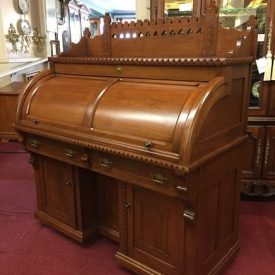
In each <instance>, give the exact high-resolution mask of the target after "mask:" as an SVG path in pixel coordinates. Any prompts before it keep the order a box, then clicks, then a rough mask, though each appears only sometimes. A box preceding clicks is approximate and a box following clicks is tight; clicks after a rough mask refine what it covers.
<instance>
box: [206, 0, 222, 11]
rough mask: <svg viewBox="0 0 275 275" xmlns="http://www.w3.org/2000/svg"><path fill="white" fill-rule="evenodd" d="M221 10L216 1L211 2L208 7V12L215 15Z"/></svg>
mask: <svg viewBox="0 0 275 275" xmlns="http://www.w3.org/2000/svg"><path fill="white" fill-rule="evenodd" d="M218 11H219V9H218V6H217V4H216V1H215V0H210V3H209V5H208V7H207V12H213V13H218Z"/></svg>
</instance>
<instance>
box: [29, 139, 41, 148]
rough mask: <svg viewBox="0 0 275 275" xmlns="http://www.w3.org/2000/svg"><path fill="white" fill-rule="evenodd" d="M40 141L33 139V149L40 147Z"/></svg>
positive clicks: (31, 142)
mask: <svg viewBox="0 0 275 275" xmlns="http://www.w3.org/2000/svg"><path fill="white" fill-rule="evenodd" d="M39 143H40V142H39V141H38V140H36V139H32V140H31V141H30V145H31V146H32V147H37V146H38V145H39Z"/></svg>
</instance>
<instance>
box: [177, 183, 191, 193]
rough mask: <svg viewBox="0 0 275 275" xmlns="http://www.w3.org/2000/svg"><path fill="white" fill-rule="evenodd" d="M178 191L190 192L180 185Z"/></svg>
mask: <svg viewBox="0 0 275 275" xmlns="http://www.w3.org/2000/svg"><path fill="white" fill-rule="evenodd" d="M176 189H177V190H178V191H181V192H188V188H187V187H186V186H181V185H178V186H177V187H176Z"/></svg>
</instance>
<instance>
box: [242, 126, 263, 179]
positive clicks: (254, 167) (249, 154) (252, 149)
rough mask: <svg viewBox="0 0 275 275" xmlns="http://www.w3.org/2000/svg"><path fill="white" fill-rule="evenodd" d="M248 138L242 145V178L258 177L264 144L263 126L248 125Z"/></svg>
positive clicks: (259, 175)
mask: <svg viewBox="0 0 275 275" xmlns="http://www.w3.org/2000/svg"><path fill="white" fill-rule="evenodd" d="M247 134H248V139H247V140H246V142H245V145H244V149H243V150H244V151H243V152H244V153H243V160H242V179H255V178H260V177H261V173H262V161H263V152H264V144H265V127H264V126H248V127H247Z"/></svg>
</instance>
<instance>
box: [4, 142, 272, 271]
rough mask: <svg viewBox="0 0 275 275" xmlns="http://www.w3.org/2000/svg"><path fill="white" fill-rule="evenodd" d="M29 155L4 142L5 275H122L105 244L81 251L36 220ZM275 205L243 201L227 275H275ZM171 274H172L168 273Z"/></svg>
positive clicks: (112, 247) (110, 246)
mask: <svg viewBox="0 0 275 275" xmlns="http://www.w3.org/2000/svg"><path fill="white" fill-rule="evenodd" d="M28 158H29V155H28V154H27V153H25V152H24V150H23V149H22V147H21V146H20V144H17V143H6V144H3V143H0V275H93V274H98V275H105V274H106V275H110V274H112V275H123V274H132V273H131V272H129V271H127V270H125V269H124V268H122V267H120V266H119V265H118V264H117V263H116V261H115V259H114V253H115V251H116V250H117V245H116V244H115V243H113V242H110V241H108V240H105V239H100V240H98V241H97V242H95V243H93V244H91V245H86V246H82V245H80V244H78V243H76V242H75V241H72V240H70V239H68V238H66V237H63V236H62V235H61V234H59V233H57V232H56V231H54V230H52V229H50V228H49V227H47V226H43V225H41V224H40V223H39V222H38V221H37V220H36V219H35V218H34V217H33V212H34V210H35V207H36V206H35V203H36V202H35V190H34V178H33V172H32V167H31V165H30V164H29V163H28ZM274 210H275V202H274V201H266V202H255V201H254V202H253V201H241V207H240V242H241V249H240V251H239V253H238V255H237V257H236V258H235V260H234V261H233V262H232V263H231V265H230V266H229V267H228V269H227V271H226V272H225V273H224V274H225V275H273V274H274V275H275V211H274ZM167 275H169V274H167Z"/></svg>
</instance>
